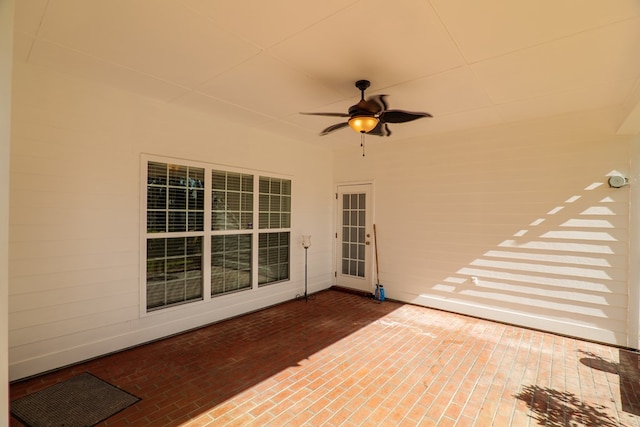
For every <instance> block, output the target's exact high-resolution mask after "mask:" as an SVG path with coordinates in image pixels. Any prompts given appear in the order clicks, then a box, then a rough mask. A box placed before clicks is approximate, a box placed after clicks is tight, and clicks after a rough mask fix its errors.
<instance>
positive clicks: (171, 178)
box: [147, 162, 204, 233]
mask: <svg viewBox="0 0 640 427" xmlns="http://www.w3.org/2000/svg"><path fill="white" fill-rule="evenodd" d="M203 178H204V169H203V168H195V167H189V166H181V165H170V164H167V163H159V162H149V163H148V165H147V232H148V233H158V232H182V231H186V230H187V229H189V230H193V231H196V230H197V231H200V230H202V226H201V225H200V224H201V223H202V220H201V219H200V215H198V214H196V215H190V214H191V213H192V212H193V213H200V214H202V215H203V214H204V192H203V190H202V189H201V188H202V187H203V186H204V180H203ZM189 218H193V220H194V222H193V224H188V221H189Z"/></svg>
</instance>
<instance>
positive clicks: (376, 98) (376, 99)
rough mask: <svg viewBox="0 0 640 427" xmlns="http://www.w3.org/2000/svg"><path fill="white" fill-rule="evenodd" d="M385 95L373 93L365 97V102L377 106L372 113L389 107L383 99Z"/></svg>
mask: <svg viewBox="0 0 640 427" xmlns="http://www.w3.org/2000/svg"><path fill="white" fill-rule="evenodd" d="M386 97H387V95H373V96H370V97H369V98H367V103H370V104H375V105H376V106H377V107H376V108H377V111H373V112H374V113H379V112H381V111H385V110H386V109H387V108H389V106H388V105H387V101H385V98H386Z"/></svg>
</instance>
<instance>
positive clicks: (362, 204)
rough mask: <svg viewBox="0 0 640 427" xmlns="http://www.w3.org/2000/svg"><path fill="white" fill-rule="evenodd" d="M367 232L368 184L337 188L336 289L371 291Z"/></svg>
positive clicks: (368, 220)
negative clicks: (337, 287) (342, 287)
mask: <svg viewBox="0 0 640 427" xmlns="http://www.w3.org/2000/svg"><path fill="white" fill-rule="evenodd" d="M371 232H372V225H371V184H361V185H345V186H338V231H337V233H336V239H337V246H338V250H337V251H336V252H337V254H338V259H337V263H336V265H337V271H336V284H337V285H338V286H344V287H347V288H352V289H357V290H361V291H365V292H372V287H373V284H372V282H371V277H372V274H371V250H372V245H373V239H372V237H371Z"/></svg>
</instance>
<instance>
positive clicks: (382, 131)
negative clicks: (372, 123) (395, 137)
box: [367, 122, 391, 136]
mask: <svg viewBox="0 0 640 427" xmlns="http://www.w3.org/2000/svg"><path fill="white" fill-rule="evenodd" d="M367 135H377V136H389V135H391V131H390V130H389V126H387V124H386V123H383V122H378V124H377V125H376V127H374V128H373V129H371V130H370V131H369V132H367Z"/></svg>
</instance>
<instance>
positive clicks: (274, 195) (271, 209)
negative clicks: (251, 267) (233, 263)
mask: <svg viewBox="0 0 640 427" xmlns="http://www.w3.org/2000/svg"><path fill="white" fill-rule="evenodd" d="M258 188H259V198H258V199H259V208H258V209H259V228H260V234H259V235H258V284H259V285H267V284H270V283H276V282H280V281H282V280H288V279H289V250H290V246H291V244H290V243H291V242H290V234H291V233H290V232H289V231H278V230H282V229H288V228H290V227H291V181H290V180H288V179H279V178H271V177H264V176H261V177H260V180H259V185H258Z"/></svg>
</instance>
